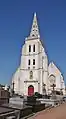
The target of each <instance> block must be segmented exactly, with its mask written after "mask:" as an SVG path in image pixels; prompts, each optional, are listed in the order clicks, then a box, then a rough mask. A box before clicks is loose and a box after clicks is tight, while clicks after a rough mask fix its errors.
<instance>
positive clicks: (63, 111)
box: [30, 103, 66, 119]
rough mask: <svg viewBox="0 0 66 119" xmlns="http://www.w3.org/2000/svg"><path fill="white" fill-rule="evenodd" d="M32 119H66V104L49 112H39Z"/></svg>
mask: <svg viewBox="0 0 66 119" xmlns="http://www.w3.org/2000/svg"><path fill="white" fill-rule="evenodd" d="M30 119H66V103H65V104H61V105H60V106H57V107H54V108H51V109H49V110H43V111H41V112H38V113H37V114H36V115H34V116H33V117H31V118H30Z"/></svg>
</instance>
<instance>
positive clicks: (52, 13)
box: [0, 0, 66, 84]
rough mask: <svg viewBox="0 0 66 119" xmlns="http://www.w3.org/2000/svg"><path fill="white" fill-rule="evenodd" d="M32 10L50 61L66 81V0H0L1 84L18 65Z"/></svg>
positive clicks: (31, 17)
mask: <svg viewBox="0 0 66 119" xmlns="http://www.w3.org/2000/svg"><path fill="white" fill-rule="evenodd" d="M34 12H36V13H37V18H38V24H39V29H40V35H41V40H43V42H44V46H45V50H46V52H47V55H48V58H49V62H50V61H54V63H55V64H56V65H57V66H58V67H59V68H60V70H61V72H62V73H63V76H64V80H65V82H66V0H0V83H1V84H10V83H11V78H12V75H13V73H14V72H15V71H16V69H17V67H18V66H19V62H20V52H21V48H22V46H23V44H24V41H25V38H26V37H27V36H28V35H29V33H30V29H31V24H32V19H33V14H34Z"/></svg>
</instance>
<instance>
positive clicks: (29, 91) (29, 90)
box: [28, 85, 34, 96]
mask: <svg viewBox="0 0 66 119" xmlns="http://www.w3.org/2000/svg"><path fill="white" fill-rule="evenodd" d="M33 94H34V87H33V86H32V85H30V86H29V87H28V95H29V96H32V95H33Z"/></svg>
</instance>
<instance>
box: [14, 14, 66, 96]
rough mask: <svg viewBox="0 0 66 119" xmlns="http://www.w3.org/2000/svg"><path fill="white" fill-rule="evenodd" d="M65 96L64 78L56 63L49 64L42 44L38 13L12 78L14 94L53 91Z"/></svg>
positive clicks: (47, 92)
mask: <svg viewBox="0 0 66 119" xmlns="http://www.w3.org/2000/svg"><path fill="white" fill-rule="evenodd" d="M53 86H54V90H56V91H61V90H62V92H63V94H65V83H64V78H63V75H62V73H61V72H60V70H59V69H58V67H57V66H56V65H55V64H54V62H50V63H49V62H48V56H47V54H46V51H45V48H44V45H43V43H42V40H41V37H40V32H39V27H38V20H37V16H36V13H35V14H34V16H33V23H32V27H31V31H30V34H29V36H28V37H27V38H25V43H24V45H23V47H22V50H21V60H20V65H19V67H18V68H17V70H16V72H15V73H14V74H13V76H12V87H14V92H15V93H16V94H20V95H27V96H28V95H33V94H34V93H35V92H39V93H40V94H44V93H46V94H50V93H51V92H52V90H53Z"/></svg>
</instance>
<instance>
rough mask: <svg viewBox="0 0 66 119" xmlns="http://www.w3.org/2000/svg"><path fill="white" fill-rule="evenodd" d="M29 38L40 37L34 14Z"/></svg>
mask: <svg viewBox="0 0 66 119" xmlns="http://www.w3.org/2000/svg"><path fill="white" fill-rule="evenodd" d="M30 37H40V34H39V28H38V23H37V17H36V13H34V18H33V23H32V28H31V32H30Z"/></svg>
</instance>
